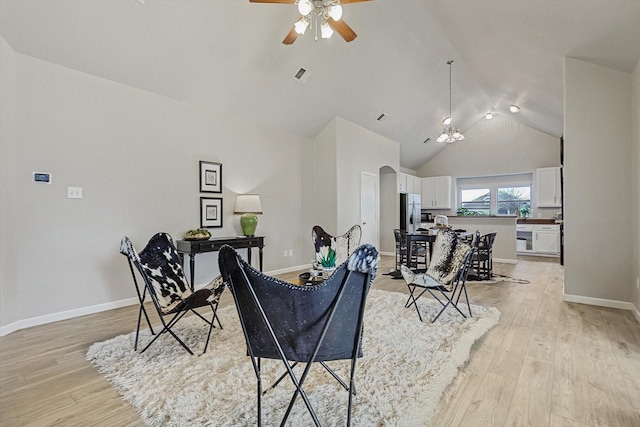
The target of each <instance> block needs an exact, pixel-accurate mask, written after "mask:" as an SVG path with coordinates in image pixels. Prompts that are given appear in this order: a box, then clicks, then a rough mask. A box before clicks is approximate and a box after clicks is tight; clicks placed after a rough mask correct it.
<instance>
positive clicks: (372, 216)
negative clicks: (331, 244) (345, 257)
mask: <svg viewBox="0 0 640 427" xmlns="http://www.w3.org/2000/svg"><path fill="white" fill-rule="evenodd" d="M360 226H361V227H362V239H361V241H360V243H371V244H372V245H374V246H375V247H376V248H377V247H378V229H379V224H378V176H377V175H376V174H372V173H368V172H361V173H360Z"/></svg>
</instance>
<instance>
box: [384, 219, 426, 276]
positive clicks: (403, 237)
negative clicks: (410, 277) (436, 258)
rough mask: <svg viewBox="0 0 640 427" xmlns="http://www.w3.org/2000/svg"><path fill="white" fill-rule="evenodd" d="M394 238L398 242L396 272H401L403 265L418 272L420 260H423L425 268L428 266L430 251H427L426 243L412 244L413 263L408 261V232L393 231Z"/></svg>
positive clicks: (397, 229)
mask: <svg viewBox="0 0 640 427" xmlns="http://www.w3.org/2000/svg"><path fill="white" fill-rule="evenodd" d="M393 236H394V238H395V241H396V271H400V266H401V265H402V264H406V265H407V266H408V267H409V268H411V269H412V270H416V269H417V267H418V264H420V258H422V259H423V264H424V265H425V267H426V266H427V265H428V262H429V261H428V258H427V254H428V253H429V251H428V250H427V249H428V248H427V246H426V242H424V244H416V242H412V244H413V245H414V247H412V250H411V260H410V261H411V262H409V261H408V260H407V254H408V250H407V249H408V241H407V231H406V230H401V229H399V228H396V229H394V230H393Z"/></svg>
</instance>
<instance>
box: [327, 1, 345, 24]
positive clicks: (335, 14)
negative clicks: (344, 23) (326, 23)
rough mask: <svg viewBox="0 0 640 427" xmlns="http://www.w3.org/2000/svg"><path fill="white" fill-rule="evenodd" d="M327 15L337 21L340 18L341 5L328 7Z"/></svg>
mask: <svg viewBox="0 0 640 427" xmlns="http://www.w3.org/2000/svg"><path fill="white" fill-rule="evenodd" d="M329 16H330V17H331V18H333V20H334V21H339V20H340V18H342V6H340V5H339V4H338V5H335V6H331V7H330V8H329Z"/></svg>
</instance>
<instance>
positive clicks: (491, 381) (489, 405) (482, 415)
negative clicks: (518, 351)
mask: <svg viewBox="0 0 640 427" xmlns="http://www.w3.org/2000/svg"><path fill="white" fill-rule="evenodd" d="M516 384H517V382H516V381H515V380H512V379H509V378H505V377H503V376H501V375H495V374H492V373H487V374H486V375H485V376H484V378H483V379H482V382H481V383H480V386H479V387H478V390H477V392H476V394H475V395H474V397H473V400H472V402H471V404H470V405H469V407H468V408H467V410H466V411H465V413H464V417H463V418H462V420H461V422H460V425H463V426H474V427H481V426H485V427H493V426H502V425H504V423H505V421H506V418H507V413H508V411H509V408H510V405H511V399H512V398H513V394H514V390H515V388H516Z"/></svg>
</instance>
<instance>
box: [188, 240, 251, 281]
mask: <svg viewBox="0 0 640 427" xmlns="http://www.w3.org/2000/svg"><path fill="white" fill-rule="evenodd" d="M224 245H229V246H231V247H232V248H234V249H247V262H248V263H249V265H251V249H252V248H258V263H259V266H260V271H262V249H263V248H264V237H261V236H253V237H245V236H234V237H212V238H211V239H208V240H177V241H176V249H177V250H178V253H179V254H180V256H181V257H182V262H183V265H184V255H185V254H186V255H189V267H190V271H191V282H190V285H191V288H192V289H193V287H194V280H195V271H196V255H197V254H202V253H205V252H217V251H219V250H220V248H221V247H223V246H224Z"/></svg>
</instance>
